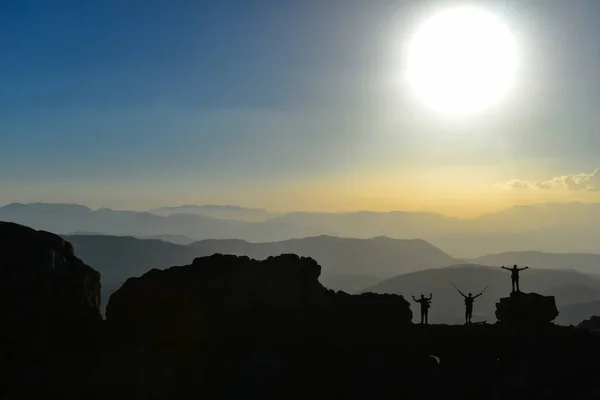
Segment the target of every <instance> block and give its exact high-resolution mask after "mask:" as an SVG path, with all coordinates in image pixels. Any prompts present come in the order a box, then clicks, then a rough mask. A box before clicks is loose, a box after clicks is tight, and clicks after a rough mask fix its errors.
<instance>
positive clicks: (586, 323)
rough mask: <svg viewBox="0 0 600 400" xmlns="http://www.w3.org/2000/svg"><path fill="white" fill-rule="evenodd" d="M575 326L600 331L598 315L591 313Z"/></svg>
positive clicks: (599, 317)
mask: <svg viewBox="0 0 600 400" xmlns="http://www.w3.org/2000/svg"><path fill="white" fill-rule="evenodd" d="M577 327H578V328H582V329H587V330H588V331H600V316H598V315H592V316H591V317H590V318H589V319H584V320H583V321H581V322H580V323H579V324H577Z"/></svg>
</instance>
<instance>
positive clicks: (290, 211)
mask: <svg viewBox="0 0 600 400" xmlns="http://www.w3.org/2000/svg"><path fill="white" fill-rule="evenodd" d="M12 204H24V205H33V204H48V205H57V206H58V205H65V206H84V207H87V208H89V209H90V210H92V211H98V210H102V209H110V210H113V211H135V212H153V211H156V210H160V209H178V208H187V207H216V208H219V207H223V208H227V207H233V208H240V209H243V210H252V211H264V212H266V213H268V214H270V215H272V216H276V215H285V214H294V213H307V214H338V215H341V214H353V213H362V212H365V213H393V212H407V213H431V214H438V215H440V216H443V217H448V218H458V219H465V220H469V219H477V218H479V217H483V216H485V215H489V214H496V213H500V212H503V211H508V210H510V209H512V208H518V207H528V206H532V207H535V206H545V205H546V206H547V205H599V206H600V201H598V202H580V201H571V202H551V201H548V202H541V203H535V202H532V203H524V204H514V205H512V206H509V207H503V208H500V209H497V210H491V211H489V212H484V213H481V214H476V215H469V216H461V215H451V214H447V213H443V212H437V211H428V210H409V209H355V210H338V211H333V210H324V209H316V210H303V209H299V210H296V209H286V210H272V209H268V208H266V207H260V205H257V206H246V205H243V204H233V203H231V204H210V203H206V204H172V205H157V206H150V207H148V208H138V209H134V208H117V207H107V206H103V205H101V206H94V205H90V204H82V203H75V202H68V201H67V202H45V201H34V202H23V201H13V202H10V203H0V208H2V207H6V206H9V205H12Z"/></svg>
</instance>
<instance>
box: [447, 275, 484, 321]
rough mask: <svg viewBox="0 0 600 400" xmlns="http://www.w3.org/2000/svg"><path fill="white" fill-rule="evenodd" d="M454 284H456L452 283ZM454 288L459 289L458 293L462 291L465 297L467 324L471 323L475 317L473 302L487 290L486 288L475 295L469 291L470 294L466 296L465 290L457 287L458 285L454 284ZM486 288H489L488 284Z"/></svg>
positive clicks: (461, 293)
mask: <svg viewBox="0 0 600 400" xmlns="http://www.w3.org/2000/svg"><path fill="white" fill-rule="evenodd" d="M452 286H454V284H452ZM454 289H456V290H457V291H458V293H460V295H461V296H462V297H464V299H465V324H470V323H471V318H472V317H473V303H475V299H476V298H478V297H479V296H482V295H483V292H484V291H485V289H483V290H482V291H481V293H479V294H478V295H476V296H473V295H472V294H471V292H469V294H468V295H466V296H465V294H464V293H463V292H461V291H460V289H459V288H457V287H456V286H454ZM486 289H487V286H486Z"/></svg>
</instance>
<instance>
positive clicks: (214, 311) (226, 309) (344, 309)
mask: <svg viewBox="0 0 600 400" xmlns="http://www.w3.org/2000/svg"><path fill="white" fill-rule="evenodd" d="M320 273H321V267H320V266H319V264H317V262H316V261H315V260H313V259H311V258H306V257H299V256H297V255H292V254H286V255H281V256H277V257H269V258H268V259H266V260H263V261H257V260H254V259H250V258H248V257H238V256H233V255H221V254H215V255H212V256H209V257H201V258H196V259H195V260H194V261H193V263H192V264H191V265H188V266H181V267H172V268H168V269H166V270H151V271H149V272H147V273H146V274H144V275H143V276H141V277H140V278H130V279H128V280H127V281H126V282H125V284H123V286H122V287H121V288H120V289H119V290H117V291H116V292H115V293H114V294H113V295H112V296H111V297H110V300H109V302H108V305H107V308H106V319H107V323H108V325H109V327H110V329H111V331H112V332H113V333H114V334H115V337H119V340H124V339H125V338H129V339H130V340H133V341H138V340H140V339H141V340H150V341H152V342H155V341H157V340H158V341H160V342H161V343H163V342H164V341H165V340H167V338H169V339H168V342H169V343H171V344H173V345H174V346H178V345H179V346H183V347H184V348H186V349H189V347H190V346H192V347H193V346H198V344H199V343H202V340H200V341H199V340H197V339H198V338H205V339H206V340H210V341H214V340H217V341H224V340H235V339H233V337H234V336H235V335H238V334H239V332H240V330H243V331H244V332H245V334H246V336H251V335H252V334H254V335H256V337H263V338H264V337H266V336H269V335H272V334H273V332H275V331H277V332H279V333H280V334H281V335H282V336H284V335H286V334H291V333H290V332H292V331H294V332H298V331H302V330H303V329H304V330H306V329H309V328H310V329H315V330H320V331H321V332H322V331H323V330H324V329H334V330H335V329H342V328H341V327H342V326H353V327H356V326H357V325H361V323H362V325H364V326H367V327H372V326H373V323H375V322H377V321H378V318H379V317H381V316H382V314H386V316H385V318H383V319H384V320H386V321H388V322H390V321H395V322H396V323H398V324H409V323H410V321H411V319H412V312H411V310H410V304H409V303H408V302H407V301H406V300H404V298H403V297H402V296H398V295H376V294H372V293H368V294H362V295H349V294H346V293H344V292H337V293H336V292H334V291H332V290H328V289H326V288H325V287H323V286H322V285H321V284H320V283H319V275H320ZM188 340H189V343H187V344H185V345H184V343H186V342H187V341H188Z"/></svg>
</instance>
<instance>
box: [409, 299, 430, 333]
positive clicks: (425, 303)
mask: <svg viewBox="0 0 600 400" xmlns="http://www.w3.org/2000/svg"><path fill="white" fill-rule="evenodd" d="M412 298H413V300H414V301H415V303H419V304H421V323H422V324H425V325H427V324H428V323H429V322H428V321H427V316H428V314H429V307H431V299H432V298H433V294H432V293H429V298H427V297H425V296H423V295H422V294H421V298H419V299H418V300H417V299H415V296H413V297H412Z"/></svg>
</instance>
